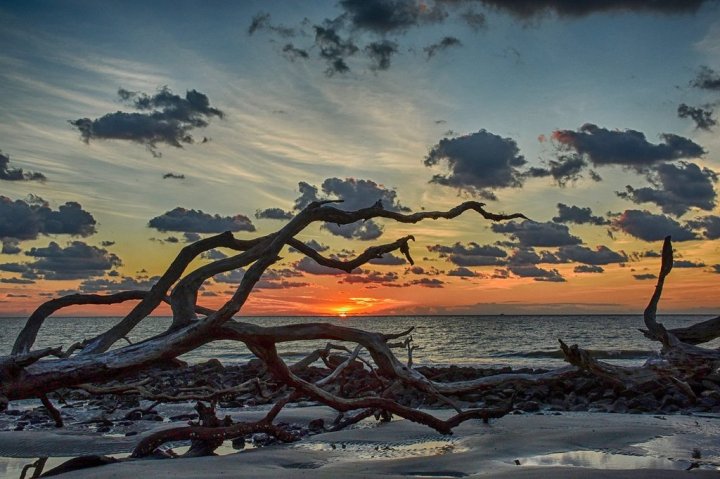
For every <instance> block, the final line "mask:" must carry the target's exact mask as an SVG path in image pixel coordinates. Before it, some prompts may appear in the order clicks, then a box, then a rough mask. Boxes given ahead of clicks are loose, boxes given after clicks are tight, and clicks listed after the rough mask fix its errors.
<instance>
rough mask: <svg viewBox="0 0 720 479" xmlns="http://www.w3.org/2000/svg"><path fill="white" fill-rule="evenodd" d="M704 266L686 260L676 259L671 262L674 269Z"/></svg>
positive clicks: (700, 263)
mask: <svg viewBox="0 0 720 479" xmlns="http://www.w3.org/2000/svg"><path fill="white" fill-rule="evenodd" d="M705 266H706V264H705V263H702V262H699V261H698V262H695V261H690V260H686V259H676V260H675V261H673V267H674V268H704V267H705Z"/></svg>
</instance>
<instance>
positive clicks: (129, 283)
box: [78, 276, 160, 294]
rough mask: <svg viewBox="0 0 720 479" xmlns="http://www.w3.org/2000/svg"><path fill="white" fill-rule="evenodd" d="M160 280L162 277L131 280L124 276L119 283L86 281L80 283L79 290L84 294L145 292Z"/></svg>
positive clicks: (107, 280)
mask: <svg viewBox="0 0 720 479" xmlns="http://www.w3.org/2000/svg"><path fill="white" fill-rule="evenodd" d="M159 279H160V276H154V277H152V278H148V277H141V278H130V277H128V276H123V277H122V278H120V279H119V280H117V281H113V280H109V279H107V278H97V279H86V280H85V281H83V282H82V283H80V285H79V287H78V289H79V291H80V292H82V293H108V294H112V293H118V292H120V291H130V290H145V291H148V290H150V288H152V287H153V286H154V285H155V283H156V282H157V281H158V280H159Z"/></svg>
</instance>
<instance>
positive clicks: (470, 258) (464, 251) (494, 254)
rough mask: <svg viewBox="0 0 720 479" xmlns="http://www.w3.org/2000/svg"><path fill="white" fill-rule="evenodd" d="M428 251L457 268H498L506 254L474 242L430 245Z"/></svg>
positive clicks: (501, 250)
mask: <svg viewBox="0 0 720 479" xmlns="http://www.w3.org/2000/svg"><path fill="white" fill-rule="evenodd" d="M427 248H428V251H431V252H435V253H439V255H440V257H441V258H447V259H448V261H450V262H451V263H453V264H456V265H458V266H491V265H494V266H499V265H503V264H505V260H504V259H503V258H505V257H507V252H506V251H505V250H503V249H502V248H498V247H497V246H493V245H479V244H477V243H475V242H470V243H468V245H467V246H465V245H463V244H462V243H459V242H458V243H455V244H454V245H453V246H444V245H439V244H436V245H430V246H428V247H427Z"/></svg>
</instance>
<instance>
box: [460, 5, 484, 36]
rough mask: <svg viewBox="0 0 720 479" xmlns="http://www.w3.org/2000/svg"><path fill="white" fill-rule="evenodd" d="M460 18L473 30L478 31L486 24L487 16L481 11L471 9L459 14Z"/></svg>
mask: <svg viewBox="0 0 720 479" xmlns="http://www.w3.org/2000/svg"><path fill="white" fill-rule="evenodd" d="M460 18H461V19H462V20H463V21H464V22H465V23H466V24H467V26H469V27H470V28H472V29H473V30H474V31H476V32H477V31H479V30H480V29H482V28H485V26H486V24H487V18H486V17H485V15H483V14H482V13H478V12H475V11H473V10H466V11H465V12H463V13H461V14H460Z"/></svg>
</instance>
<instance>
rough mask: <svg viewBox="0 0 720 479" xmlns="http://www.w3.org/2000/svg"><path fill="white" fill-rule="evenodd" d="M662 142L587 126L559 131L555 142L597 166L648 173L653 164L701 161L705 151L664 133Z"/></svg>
mask: <svg viewBox="0 0 720 479" xmlns="http://www.w3.org/2000/svg"><path fill="white" fill-rule="evenodd" d="M660 138H661V139H662V140H663V142H662V143H659V144H653V143H650V142H648V141H647V139H646V138H645V134H644V133H642V132H639V131H636V130H624V131H620V130H608V129H605V128H601V127H599V126H597V125H593V124H592V123H586V124H584V125H583V126H581V127H580V128H579V129H578V130H577V131H572V130H556V131H555V132H553V139H554V140H555V141H557V143H558V144H559V145H560V147H561V148H566V149H571V150H574V151H575V152H576V153H577V154H579V155H584V156H585V157H587V158H588V159H589V161H590V162H591V163H592V164H593V165H595V166H603V165H620V166H624V167H627V168H633V169H635V170H637V171H645V170H646V169H647V168H648V167H649V166H650V165H653V164H656V163H659V162H664V161H673V160H679V159H683V158H699V157H701V156H702V155H703V154H704V153H705V150H703V148H702V147H701V146H700V145H698V144H697V143H694V142H693V141H692V140H690V139H688V138H684V137H682V136H678V135H674V134H671V133H663V134H661V135H660Z"/></svg>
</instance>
